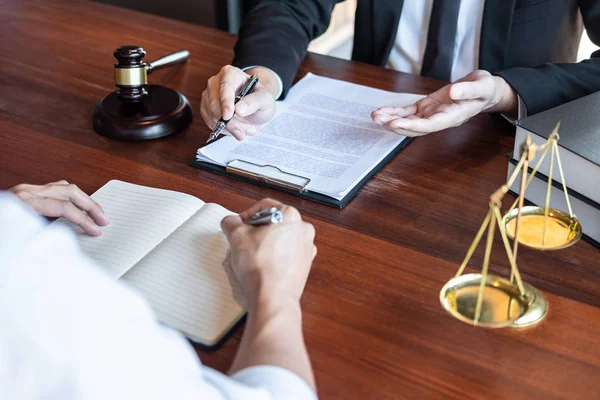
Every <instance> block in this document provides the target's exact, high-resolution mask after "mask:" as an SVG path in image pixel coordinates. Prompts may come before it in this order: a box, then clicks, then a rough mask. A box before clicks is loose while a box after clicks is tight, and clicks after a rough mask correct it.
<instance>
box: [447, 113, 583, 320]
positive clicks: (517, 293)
mask: <svg viewBox="0 0 600 400" xmlns="http://www.w3.org/2000/svg"><path fill="white" fill-rule="evenodd" d="M559 126H560V123H559V124H558V125H556V128H554V131H553V132H552V134H551V135H550V136H549V137H548V141H547V142H546V143H545V144H544V145H543V146H537V145H535V144H532V143H531V139H530V138H529V137H528V138H527V140H526V141H525V143H524V144H523V146H522V149H521V158H520V161H519V163H518V164H517V167H516V168H515V170H514V172H513V174H512V175H511V176H510V177H509V179H508V182H507V183H506V184H505V185H502V187H500V188H499V189H498V190H497V191H496V192H494V193H493V194H492V195H491V196H490V210H489V212H488V214H487V216H486V217H485V219H484V221H483V224H482V225H481V227H480V228H479V231H478V232H477V234H476V235H475V239H474V240H473V242H472V243H471V247H469V250H468V251H467V255H466V257H465V259H464V261H463V263H462V265H461V266H460V268H459V269H458V272H457V273H456V275H455V276H454V278H452V279H450V280H449V281H448V282H447V283H446V285H444V287H443V288H442V290H441V292H440V302H441V303H442V306H443V307H444V308H445V309H446V310H447V311H448V312H449V313H450V314H451V315H452V316H453V317H455V318H457V319H459V320H461V321H463V322H466V323H469V324H472V325H475V326H480V327H486V328H500V327H505V326H511V327H525V326H531V325H534V324H536V323H538V322H540V321H541V320H542V319H543V318H544V317H545V316H546V314H547V312H548V303H547V301H546V298H545V297H544V295H543V294H542V293H541V292H540V291H539V290H537V289H536V288H534V287H533V286H531V285H529V284H527V283H524V282H523V281H522V280H521V275H520V274H519V269H518V268H517V250H518V247H519V244H522V245H524V246H527V247H530V248H533V249H537V250H558V249H563V248H565V247H568V246H571V245H573V244H575V243H576V242H577V241H579V239H580V238H581V235H582V229H581V224H580V223H579V221H578V220H577V218H576V216H575V215H573V211H572V209H571V203H570V202H569V196H568V193H567V186H566V182H565V177H564V174H563V170H562V165H561V162H560V155H559V151H558V144H557V142H558V139H559V136H558V128H559ZM539 151H541V152H542V156H541V157H540V158H539V160H538V162H537V164H536V166H535V168H534V169H533V171H532V173H531V174H530V176H529V178H527V173H528V170H529V164H530V162H531V161H532V160H533V158H534V157H535V154H536V153H537V152H539ZM548 151H550V153H551V156H550V169H549V174H548V186H547V191H546V204H545V206H544V207H536V206H524V199H525V197H524V196H525V190H526V189H527V186H528V185H529V183H530V182H531V180H532V179H533V177H534V176H535V174H536V172H537V170H538V168H539V167H540V165H541V164H542V162H543V161H544V159H545V157H546V156H547V154H548ZM554 159H556V161H557V165H558V170H559V172H560V177H561V180H562V184H563V190H564V194H565V198H566V202H567V207H568V209H569V210H568V211H569V212H568V213H565V212H562V211H559V210H555V209H552V208H550V190H551V187H552V172H553V167H554ZM519 173H521V184H520V190H519V196H518V197H517V199H516V200H515V202H514V203H513V204H512V206H511V207H510V209H509V210H508V212H507V213H506V214H505V215H504V217H502V215H501V214H500V207H501V200H502V198H503V197H504V196H505V195H506V193H507V192H508V190H509V188H510V187H511V186H512V185H513V183H514V182H515V180H516V179H517V176H518V175H519ZM496 226H497V227H498V229H499V231H500V236H501V237H502V242H503V244H504V249H505V251H506V255H507V257H508V262H509V264H510V267H511V273H510V279H506V278H502V277H499V276H495V275H489V274H488V266H489V261H490V255H491V252H492V246H493V241H494V232H495V230H496ZM486 230H487V238H486V246H485V253H484V258H483V267H482V269H481V274H464V275H463V272H464V270H465V268H466V266H467V263H468V262H469V260H470V259H471V256H472V255H473V253H474V251H475V249H476V248H477V245H478V244H479V242H480V241H481V239H482V237H483V235H484V233H485V231H486ZM509 237H510V239H512V240H513V245H512V248H511V246H510V243H509ZM515 238H516V239H515Z"/></svg>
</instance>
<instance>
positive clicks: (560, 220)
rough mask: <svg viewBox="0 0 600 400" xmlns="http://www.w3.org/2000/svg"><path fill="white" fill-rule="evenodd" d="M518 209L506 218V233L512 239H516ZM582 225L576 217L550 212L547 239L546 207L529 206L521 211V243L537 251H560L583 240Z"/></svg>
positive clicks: (553, 210)
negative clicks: (543, 237) (543, 238)
mask: <svg viewBox="0 0 600 400" xmlns="http://www.w3.org/2000/svg"><path fill="white" fill-rule="evenodd" d="M517 213H518V209H517V208H515V209H514V210H512V211H511V212H509V213H507V214H506V215H505V216H504V225H505V226H506V233H507V234H508V236H509V237H510V238H511V239H514V238H515V226H516V224H517ZM581 234H582V229H581V224H580V223H579V221H578V220H577V218H575V217H574V216H573V217H571V216H570V215H569V214H567V213H565V212H562V211H559V210H555V209H553V208H551V209H549V210H548V224H547V227H546V237H545V240H544V245H543V246H542V236H544V207H537V206H527V207H523V208H522V211H521V226H520V227H519V238H518V240H519V243H520V244H522V245H524V246H527V247H531V248H533V249H537V250H559V249H564V248H565V247H569V246H572V245H574V244H575V243H577V242H578V241H579V239H581Z"/></svg>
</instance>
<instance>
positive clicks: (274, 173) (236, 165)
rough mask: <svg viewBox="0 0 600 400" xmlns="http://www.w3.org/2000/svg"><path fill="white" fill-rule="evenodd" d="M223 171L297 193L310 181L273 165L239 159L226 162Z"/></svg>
mask: <svg viewBox="0 0 600 400" xmlns="http://www.w3.org/2000/svg"><path fill="white" fill-rule="evenodd" d="M225 171H226V172H227V173H229V174H233V175H238V176H241V177H243V178H246V179H251V180H254V181H257V182H261V183H266V184H269V185H273V186H276V187H279V188H282V189H287V190H292V191H297V192H299V193H302V192H304V191H305V190H306V186H307V185H308V184H309V183H310V179H309V178H306V177H304V176H300V175H296V174H292V173H289V172H285V171H283V170H282V169H281V168H279V167H276V166H274V165H269V164H267V165H260V164H255V163H252V162H249V161H244V160H239V159H235V160H232V161H230V162H229V163H227V165H226V166H225Z"/></svg>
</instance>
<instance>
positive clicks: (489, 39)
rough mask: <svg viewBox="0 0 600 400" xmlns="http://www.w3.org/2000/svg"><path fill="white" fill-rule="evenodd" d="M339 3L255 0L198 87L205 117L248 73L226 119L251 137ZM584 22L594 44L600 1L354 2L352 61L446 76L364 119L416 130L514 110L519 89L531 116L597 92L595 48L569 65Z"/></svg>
mask: <svg viewBox="0 0 600 400" xmlns="http://www.w3.org/2000/svg"><path fill="white" fill-rule="evenodd" d="M338 2H340V0H302V1H294V0H257V1H255V4H254V6H253V8H252V9H251V11H250V12H249V14H248V16H247V17H246V19H245V20H244V24H243V26H242V28H241V30H240V35H239V40H238V42H237V44H236V46H235V58H234V60H233V63H232V64H233V66H225V67H224V68H223V69H222V70H221V71H220V72H219V74H217V75H215V76H213V77H212V78H211V79H210V80H209V82H208V87H207V89H206V90H205V92H204V93H203V95H202V106H201V113H202V117H203V119H204V121H205V122H206V124H207V125H208V126H209V127H211V128H212V127H213V126H214V125H215V123H216V121H217V120H218V119H219V118H221V116H223V117H224V118H225V119H228V118H231V117H232V115H233V111H234V103H233V99H234V96H235V93H236V91H237V90H238V88H239V87H240V86H241V85H242V84H243V83H244V82H245V81H246V79H247V77H248V74H257V75H259V78H260V82H261V83H260V84H259V85H258V87H257V88H256V89H255V91H254V92H253V93H252V94H251V95H249V96H247V97H246V98H245V99H244V100H243V101H240V102H239V103H238V104H237V105H235V112H236V116H235V118H234V119H233V120H232V121H231V122H230V123H229V124H228V126H227V129H228V130H229V131H230V132H231V133H232V134H233V135H234V136H235V137H236V138H238V139H242V138H243V137H244V136H245V135H247V134H250V135H252V134H254V133H256V132H257V128H258V126H259V125H260V124H262V123H264V122H266V121H268V120H269V119H270V118H271V117H272V116H273V114H274V111H275V100H277V99H279V98H282V97H284V96H285V94H286V92H287V90H288V89H289V88H290V86H291V84H292V82H293V79H294V77H295V75H296V71H297V69H298V67H299V65H300V63H301V61H302V59H303V58H304V54H305V52H306V49H307V47H308V44H309V42H310V41H311V40H312V39H314V38H316V37H317V36H319V35H320V34H322V33H323V32H324V31H325V30H326V29H327V27H328V25H329V22H330V17H331V12H332V10H333V7H334V6H335V4H336V3H338ZM583 26H585V28H586V29H587V32H588V35H589V36H590V38H591V39H592V41H593V42H594V43H596V44H600V0H485V1H483V0H419V1H413V0H358V7H357V11H356V26H355V28H356V30H355V38H354V49H353V54H352V59H353V60H356V61H361V62H367V63H370V64H375V65H380V66H387V67H390V68H395V69H398V70H400V71H404V72H409V73H420V74H422V75H426V76H431V77H435V78H439V79H445V80H451V81H454V83H452V84H449V85H447V86H445V87H443V88H442V89H440V90H438V91H436V92H434V93H432V94H430V95H429V96H427V97H425V98H424V99H422V100H420V101H419V102H417V103H416V104H413V105H411V106H408V107H383V108H381V109H379V110H376V111H375V112H373V114H372V116H371V117H372V118H373V120H374V121H375V122H376V123H379V124H381V125H384V126H386V127H387V128H388V129H390V130H392V131H395V132H397V133H400V134H405V135H410V136H419V135H424V134H427V133H431V132H436V131H439V130H442V129H445V128H448V127H452V126H457V125H460V124H462V123H463V122H465V121H467V120H469V119H470V118H471V117H473V116H475V115H477V114H479V113H481V112H503V113H510V112H514V111H516V109H517V104H518V98H519V97H520V99H521V100H522V101H523V103H524V104H525V106H526V107H527V109H528V113H529V114H534V113H537V112H540V111H543V110H546V109H548V108H552V107H554V106H557V105H559V104H562V103H565V102H568V101H571V100H574V99H576V98H579V97H582V96H584V95H587V94H590V93H593V92H595V91H599V90H600V51H596V52H595V53H594V54H592V57H591V58H590V59H588V60H584V61H582V62H580V63H575V59H576V55H577V49H578V46H579V41H580V39H581V35H582V31H583ZM461 72H462V74H461V75H457V74H459V73H461ZM460 77H462V78H460ZM457 78H460V79H457Z"/></svg>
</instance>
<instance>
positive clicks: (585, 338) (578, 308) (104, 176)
mask: <svg viewBox="0 0 600 400" xmlns="http://www.w3.org/2000/svg"><path fill="white" fill-rule="evenodd" d="M234 41H235V38H234V37H231V36H228V35H227V34H224V33H221V32H218V31H215V30H211V29H206V28H202V27H199V26H194V25H190V24H185V23H181V22H176V21H170V20H167V19H162V18H158V17H154V16H150V15H147V14H142V13H137V12H132V11H126V10H121V9H118V8H114V7H111V6H105V5H101V4H97V3H93V2H85V1H66V0H55V1H52V2H49V1H43V0H27V1H18V0H3V1H2V2H0V154H1V156H0V171H1V173H0V188H2V189H6V188H10V187H11V186H13V185H15V184H18V183H21V182H29V183H45V182H49V181H56V180H59V179H67V180H68V181H70V182H74V183H77V184H78V185H79V186H80V187H81V188H82V189H84V190H85V191H86V192H88V193H92V192H94V191H95V190H96V189H98V188H99V187H100V186H102V185H104V184H105V183H106V182H107V181H108V180H110V179H122V180H126V181H129V182H133V183H138V184H142V185H149V186H156V187H161V188H166V189H173V190H178V191H184V192H187V193H190V194H192V195H194V196H197V197H199V198H201V199H203V200H205V201H208V202H218V203H220V204H222V205H223V206H225V207H227V208H229V209H231V210H234V211H241V210H243V209H245V208H246V207H248V206H250V205H251V204H252V203H253V202H254V201H256V200H257V199H259V198H262V197H267V196H270V197H275V198H277V199H279V200H281V201H283V202H286V203H289V204H292V205H293V206H295V207H297V208H298V209H299V210H300V211H301V212H302V213H303V214H304V215H305V216H306V218H307V219H308V220H309V221H310V222H312V223H313V224H314V225H315V227H316V230H317V245H318V248H319V255H318V257H317V259H316V261H315V263H314V268H313V271H312V273H311V276H310V278H309V280H308V284H307V287H306V292H305V295H304V297H303V300H302V305H303V310H304V328H305V333H306V342H307V345H308V348H309V352H310V355H311V357H312V361H313V365H314V368H315V373H316V377H317V383H318V387H319V394H320V397H321V398H322V399H378V400H381V399H397V398H407V399H433V398H479V399H498V398H527V399H533V398H535V399H554V398H569V399H579V398H599V397H600V268H598V264H599V262H598V260H599V256H600V253H599V252H598V250H597V249H595V248H594V247H592V246H591V245H590V244H588V243H585V242H581V243H579V244H577V245H576V246H574V247H572V248H570V249H567V250H563V251H559V252H545V253H541V252H535V251H530V250H527V249H525V248H523V249H521V250H520V251H519V255H520V259H519V266H520V270H521V274H522V276H523V279H524V280H526V281H527V282H529V283H532V284H533V285H535V286H536V287H538V288H539V289H541V290H543V291H544V293H545V294H546V296H547V299H548V301H549V302H550V312H549V315H548V317H547V319H546V320H545V321H544V322H543V323H542V324H541V325H539V326H537V327H535V328H530V329H525V330H512V329H499V330H486V329H477V328H473V327H471V326H469V325H467V324H464V323H462V322H459V321H457V320H455V319H453V318H451V317H450V316H449V315H448V314H447V313H446V312H445V311H444V310H443V309H442V308H441V307H440V304H439V300H438V294H439V290H440V288H441V287H442V285H443V284H444V283H445V282H446V281H447V280H448V279H449V278H451V277H452V276H453V275H454V273H455V272H456V270H457V268H458V265H459V264H460V262H461V261H462V259H463V257H464V254H465V252H466V250H467V248H468V246H469V244H470V242H471V240H472V238H473V236H474V234H475V232H476V230H477V229H478V227H479V225H480V223H481V221H482V219H483V217H484V216H485V214H486V212H487V207H488V205H487V204H488V196H489V194H490V193H491V192H492V191H494V190H495V189H496V188H497V187H499V186H500V185H501V184H502V183H503V182H504V181H505V178H506V169H507V158H506V157H505V153H507V152H508V151H510V150H511V149H512V145H513V133H512V132H511V131H510V130H506V129H501V128H499V127H498V126H496V125H494V123H493V122H492V121H491V119H489V118H488V117H487V116H479V117H477V118H475V119H473V120H472V121H470V122H468V123H466V124H464V125H463V126H461V127H459V128H455V129H450V130H447V131H444V132H441V133H439V134H433V135H429V136H426V137H423V138H418V139H416V140H415V141H414V142H413V143H412V144H411V145H410V146H408V148H406V149H405V150H404V151H402V152H401V153H400V154H399V155H398V156H397V157H396V158H395V160H393V161H392V162H391V163H390V164H389V165H388V166H387V167H385V168H384V170H383V171H381V172H380V173H379V174H377V175H376V176H375V177H374V178H373V179H372V180H371V181H370V182H369V183H368V184H367V185H366V186H365V187H364V189H363V190H362V191H361V192H360V193H359V194H358V196H357V197H356V198H355V199H354V200H353V201H352V202H351V203H350V204H349V205H348V206H347V207H346V208H345V209H344V210H341V211H340V210H336V209H332V208H328V207H326V206H322V205H319V204H316V203H312V202H310V201H305V200H301V199H298V198H295V197H291V196H287V195H283V194H280V193H278V192H275V191H272V190H267V189H263V188H260V187H258V186H255V185H252V184H248V183H243V182H239V181H236V180H233V179H229V178H227V177H222V176H218V175H216V174H212V173H209V172H206V171H200V170H197V169H194V168H191V167H188V166H187V162H188V161H189V160H191V159H192V157H194V153H195V151H196V149H197V148H198V147H199V146H200V145H202V144H203V143H204V142H205V140H206V138H207V135H208V133H209V130H208V129H207V128H206V127H205V126H204V124H203V122H202V119H201V117H200V114H199V112H198V110H199V107H200V96H201V93H202V91H203V89H204V87H205V85H206V81H207V79H208V78H209V77H210V76H211V75H213V74H215V73H216V72H217V71H218V70H219V68H220V67H221V66H222V65H224V64H227V63H228V62H229V61H230V60H231V58H232V50H231V49H232V46H233V43H234ZM122 44H136V45H140V46H143V47H144V48H145V49H146V50H147V52H148V56H147V58H148V59H149V60H151V59H154V58H158V57H159V56H162V55H164V54H166V53H168V52H171V51H175V50H178V49H181V48H185V49H189V50H190V51H191V54H192V58H191V60H190V61H189V63H188V64H187V65H186V66H185V67H183V68H181V69H179V70H177V71H167V72H165V71H159V72H157V73H155V74H153V75H152V76H151V77H150V80H151V81H152V82H154V83H162V84H168V86H170V87H172V88H175V89H177V90H180V91H181V92H183V93H184V94H185V95H186V96H187V97H188V99H190V101H191V103H192V106H193V109H194V113H195V121H194V123H193V124H192V126H191V127H190V128H189V129H188V130H187V131H186V132H183V133H181V134H178V135H176V136H173V137H170V138H167V139H164V140H157V141H152V142H143V143H142V142H141V143H125V142H117V141H112V140H108V139H106V138H104V137H101V136H99V135H97V134H96V133H94V132H93V130H92V127H91V115H92V110H93V108H94V106H95V104H96V103H97V102H98V101H99V100H100V99H101V98H102V97H103V96H104V95H106V94H107V93H109V92H110V91H112V90H114V85H113V71H112V68H113V67H112V66H113V62H114V60H113V58H112V52H113V50H114V49H115V48H116V47H117V46H118V45H122ZM308 71H311V72H314V73H317V74H322V75H326V76H329V77H333V78H339V79H344V80H347V81H352V82H357V83H360V84H364V85H368V86H372V87H377V88H382V89H386V90H396V91H404V92H411V93H428V92H430V91H432V90H434V89H436V88H438V87H440V86H441V85H442V83H441V82H439V81H434V80H430V79H425V78H420V77H414V76H410V75H406V74H402V73H397V72H394V71H390V70H384V69H380V68H375V67H372V66H368V65H363V64H358V63H352V62H347V61H342V60H337V59H333V58H329V57H323V56H317V55H309V56H308V57H307V59H306V60H305V62H304V63H303V66H302V70H301V72H300V73H299V75H298V76H299V77H300V76H302V75H303V74H305V73H306V72H308ZM583 224H584V227H585V221H583ZM500 246H501V243H500V242H496V244H495V249H497V251H495V253H494V255H493V257H492V265H491V267H490V268H491V272H492V273H496V274H501V275H507V274H508V263H507V262H506V259H505V257H504V256H503V251H502V250H501V247H500ZM482 258H483V252H482V249H480V250H479V251H478V252H477V253H476V254H475V256H474V258H473V261H472V266H474V267H475V268H479V267H480V265H481V261H482ZM240 336H241V329H240V330H238V331H237V332H236V334H235V335H234V336H233V337H232V338H231V339H230V340H229V341H228V342H227V343H226V344H225V345H224V346H223V347H222V348H221V349H219V350H218V351H216V352H214V353H204V352H202V351H198V354H199V355H200V357H201V358H202V361H203V362H204V363H205V364H207V365H209V366H211V367H215V368H217V369H219V370H222V371H225V370H226V369H227V367H228V365H229V363H230V362H231V360H232V358H233V355H234V352H235V350H236V348H237V345H238V343H239V340H240ZM149 351H151V349H149Z"/></svg>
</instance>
